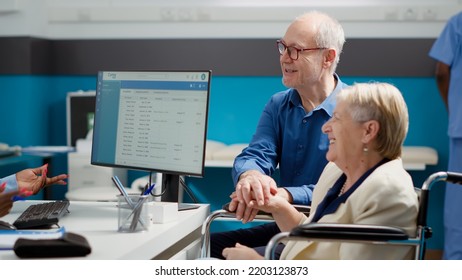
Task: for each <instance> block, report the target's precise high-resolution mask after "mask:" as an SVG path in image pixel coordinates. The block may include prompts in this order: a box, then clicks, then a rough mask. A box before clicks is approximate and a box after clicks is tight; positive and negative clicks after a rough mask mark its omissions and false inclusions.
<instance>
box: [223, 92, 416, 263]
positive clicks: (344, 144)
mask: <svg viewBox="0 0 462 280" xmlns="http://www.w3.org/2000/svg"><path fill="white" fill-rule="evenodd" d="M407 129H408V112H407V107H406V103H405V102H404V99H403V97H402V95H401V93H400V91H399V90H398V89H397V88H395V87H394V86H392V85H390V84H386V83H369V84H356V85H354V86H352V87H349V88H347V89H344V90H342V91H341V92H340V93H339V95H338V96H337V106H336V108H335V110H334V114H333V117H332V119H331V120H329V121H328V122H327V123H325V124H324V126H323V128H322V130H323V132H324V133H325V134H327V135H328V137H329V142H330V144H329V151H328V152H327V155H326V157H327V159H328V160H329V164H328V165H327V166H326V167H325V169H324V171H323V173H322V174H321V177H320V178H319V181H318V183H317V184H316V188H315V190H314V193H313V202H312V208H311V209H312V213H311V215H310V216H309V217H305V216H304V215H303V214H301V213H299V212H297V210H296V209H295V208H294V207H292V206H291V205H290V204H289V203H288V202H287V201H286V200H283V199H280V198H279V196H277V195H274V196H273V197H271V199H270V200H269V202H268V203H267V204H266V205H264V206H257V204H256V203H255V202H254V201H252V202H251V203H250V206H251V207H255V208H258V209H260V210H263V211H266V212H270V213H272V215H273V217H274V219H275V220H276V223H277V225H278V227H279V228H280V229H281V231H290V230H291V229H292V228H294V227H295V226H297V225H300V224H303V223H312V222H318V223H350V224H374V225H387V226H395V227H400V228H403V229H405V230H406V232H407V233H408V234H409V235H411V236H413V235H414V234H415V230H416V218H417V211H418V200H417V195H416V193H415V191H414V187H413V183H412V179H411V177H410V176H409V174H408V173H407V172H406V171H405V170H404V168H403V164H402V161H401V159H400V155H401V147H402V144H403V142H404V139H405V137H406V133H407ZM223 256H224V257H225V258H226V259H261V258H262V256H260V255H259V254H258V253H257V252H256V251H254V250H253V249H251V248H248V247H246V246H243V245H240V244H236V247H233V248H226V249H224V250H223ZM412 257H413V251H412V248H411V247H409V246H408V247H404V246H386V245H370V244H357V243H340V242H309V241H291V242H288V243H287V245H286V247H285V248H284V251H283V252H282V255H281V259H407V258H412Z"/></svg>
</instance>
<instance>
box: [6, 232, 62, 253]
mask: <svg viewBox="0 0 462 280" xmlns="http://www.w3.org/2000/svg"><path fill="white" fill-rule="evenodd" d="M65 232H66V230H65V229H64V227H61V228H58V229H44V230H26V229H25V230H0V250H12V249H13V246H14V243H15V242H16V240H18V239H19V238H27V239H57V238H61V237H63V235H64V233H65Z"/></svg>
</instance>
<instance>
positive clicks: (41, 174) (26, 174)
mask: <svg viewBox="0 0 462 280" xmlns="http://www.w3.org/2000/svg"><path fill="white" fill-rule="evenodd" d="M47 172H48V164H45V165H42V166H41V167H37V168H29V169H24V170H22V171H19V172H18V173H16V181H17V182H18V188H19V189H20V190H29V191H32V192H33V194H37V193H38V192H39V191H40V190H41V189H43V188H44V187H45V186H48V185H53V184H57V185H66V184H67V183H66V181H64V180H65V179H67V178H68V175H66V174H61V175H58V176H54V177H51V178H48V177H47Z"/></svg>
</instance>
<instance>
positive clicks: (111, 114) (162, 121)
mask: <svg viewBox="0 0 462 280" xmlns="http://www.w3.org/2000/svg"><path fill="white" fill-rule="evenodd" d="M210 79H211V71H209V70H204V71H139V72H135V71H101V72H99V73H98V79H97V86H96V103H95V116H94V126H93V143H92V153H91V163H92V164H94V165H102V166H111V167H123V168H128V169H137V170H147V171H155V172H160V173H162V174H175V175H192V176H199V177H202V176H203V175H204V161H205V142H206V135H207V115H208V103H209V91H210Z"/></svg>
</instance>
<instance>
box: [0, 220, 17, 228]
mask: <svg viewBox="0 0 462 280" xmlns="http://www.w3.org/2000/svg"><path fill="white" fill-rule="evenodd" d="M0 230H16V227H15V226H13V225H12V224H10V223H8V222H5V221H0Z"/></svg>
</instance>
